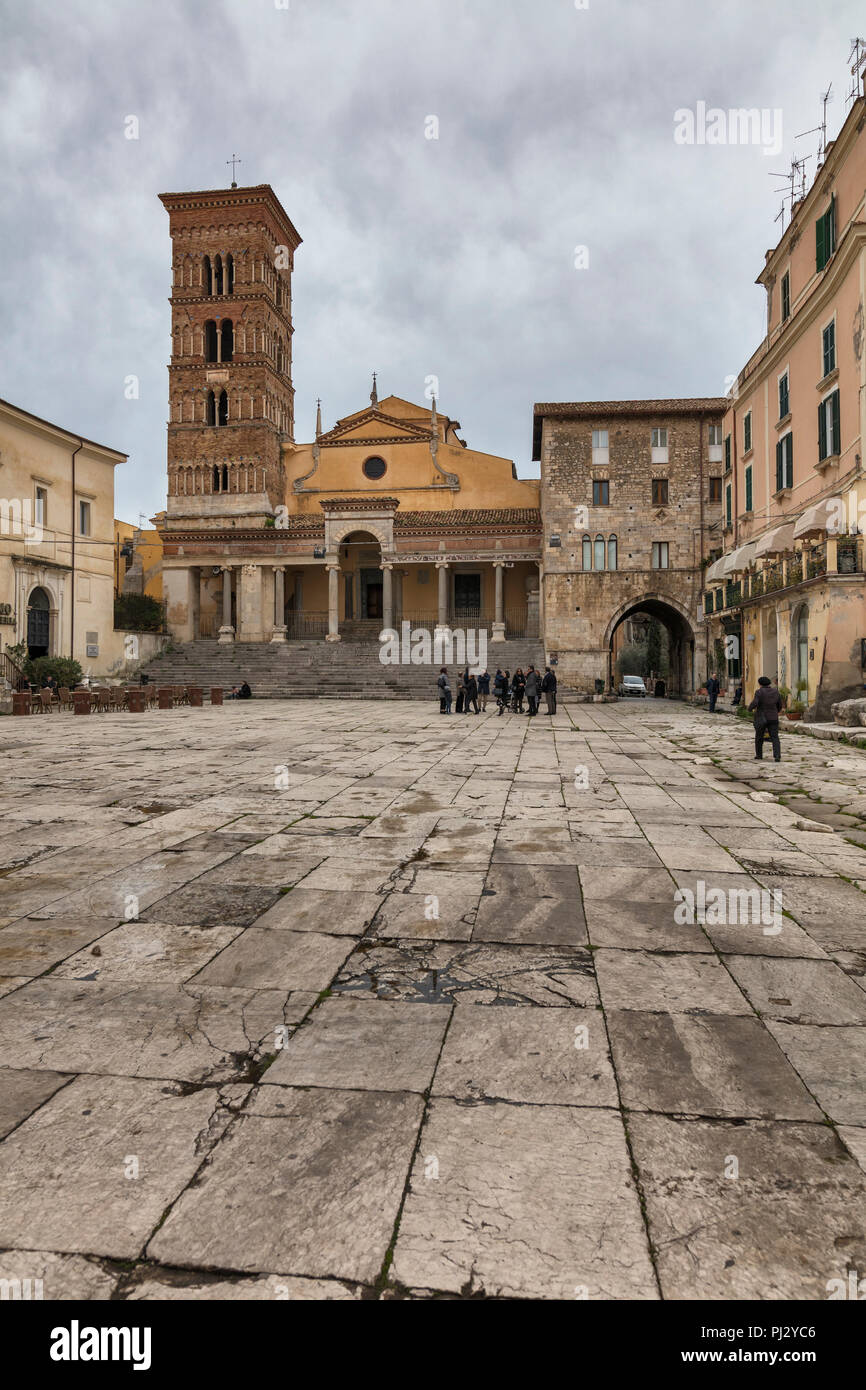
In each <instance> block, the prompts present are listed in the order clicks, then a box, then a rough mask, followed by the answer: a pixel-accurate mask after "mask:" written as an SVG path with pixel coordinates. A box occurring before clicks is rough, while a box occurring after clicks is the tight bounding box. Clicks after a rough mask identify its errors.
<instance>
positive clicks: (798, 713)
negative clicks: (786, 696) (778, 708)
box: [785, 700, 806, 719]
mask: <svg viewBox="0 0 866 1390" xmlns="http://www.w3.org/2000/svg"><path fill="white" fill-rule="evenodd" d="M805 710H806V706H805V705H804V704H803V701H802V700H792V701H791V702H790V704H789V705H788V707H787V708H786V710H785V717H786V719H802V718H803V715H804V713H805Z"/></svg>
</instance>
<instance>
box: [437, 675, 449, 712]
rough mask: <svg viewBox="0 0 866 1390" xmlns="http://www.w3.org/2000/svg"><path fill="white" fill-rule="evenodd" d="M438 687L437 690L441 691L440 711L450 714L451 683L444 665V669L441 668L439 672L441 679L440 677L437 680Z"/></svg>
mask: <svg viewBox="0 0 866 1390" xmlns="http://www.w3.org/2000/svg"><path fill="white" fill-rule="evenodd" d="M436 688H437V690H438V691H439V713H440V714H450V713H451V685H450V682H449V680H448V671H447V670H446V668H445V667H444V666H443V667H442V669H441V670H440V672H439V679H438V680H437V682H436Z"/></svg>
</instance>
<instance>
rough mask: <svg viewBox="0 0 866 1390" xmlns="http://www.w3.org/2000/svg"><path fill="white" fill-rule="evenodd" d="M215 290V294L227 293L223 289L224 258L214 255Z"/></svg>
mask: <svg viewBox="0 0 866 1390" xmlns="http://www.w3.org/2000/svg"><path fill="white" fill-rule="evenodd" d="M213 292H214V294H225V290H224V289H223V258H222V256H214V258H213Z"/></svg>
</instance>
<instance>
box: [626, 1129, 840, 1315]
mask: <svg viewBox="0 0 866 1390" xmlns="http://www.w3.org/2000/svg"><path fill="white" fill-rule="evenodd" d="M629 1135H630V1138H631V1143H632V1148H633V1151H634V1155H635V1159H636V1162H637V1165H638V1171H639V1174H640V1183H641V1188H642V1189H643V1192H644V1196H645V1200H646V1206H647V1213H648V1217H649V1227H650V1236H651V1238H652V1241H653V1246H654V1248H655V1251H656V1260H657V1265H658V1270H659V1277H660V1280H661V1286H662V1293H663V1295H664V1297H665V1298H673V1299H708V1300H714V1299H724V1300H730V1299H752V1298H755V1299H762V1300H763V1299H801V1298H806V1299H826V1297H827V1281H828V1279H833V1278H841V1277H844V1276H845V1273H846V1270H847V1268H848V1267H849V1265H852V1266H854V1267H855V1268H858V1269H864V1268H866V1235H864V1229H863V1211H864V1202H866V1175H864V1174H863V1173H862V1172H861V1170H860V1169H859V1168H858V1166H857V1164H856V1163H855V1162H854V1160H853V1158H851V1156H850V1155H849V1153H848V1152H847V1150H846V1149H845V1148H844V1146H843V1145H842V1144H841V1143H840V1141H839V1140H838V1139H837V1137H836V1135H835V1134H834V1133H833V1131H832V1130H831V1129H828V1128H827V1126H826V1125H806V1124H779V1123H774V1122H773V1121H768V1120H747V1121H746V1122H745V1123H737V1122H732V1121H729V1120H683V1119H671V1118H669V1117H667V1116H663V1115H637V1114H633V1115H631V1116H630V1117H629ZM732 1160H735V1163H736V1168H735V1166H734V1162H733V1161H732ZM735 1171H736V1173H737V1176H736V1177H733V1176H729V1175H730V1174H733V1173H734V1172H735Z"/></svg>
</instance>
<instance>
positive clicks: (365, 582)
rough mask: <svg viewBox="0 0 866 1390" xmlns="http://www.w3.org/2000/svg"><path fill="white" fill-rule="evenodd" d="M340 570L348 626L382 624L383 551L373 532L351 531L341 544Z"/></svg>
mask: <svg viewBox="0 0 866 1390" xmlns="http://www.w3.org/2000/svg"><path fill="white" fill-rule="evenodd" d="M339 548H340V569H341V571H342V573H343V576H344V583H345V592H344V602H343V617H344V619H345V620H346V621H347V622H369V623H373V624H381V622H382V617H383V614H384V586H383V581H382V570H381V567H380V566H381V559H382V550H381V546H380V544H379V540H378V538H377V537H376V536H374V535H372V533H371V532H370V531H350V532H349V533H348V535H346V536H344V537H343V538H342V540H341V541H340V547H339Z"/></svg>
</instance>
